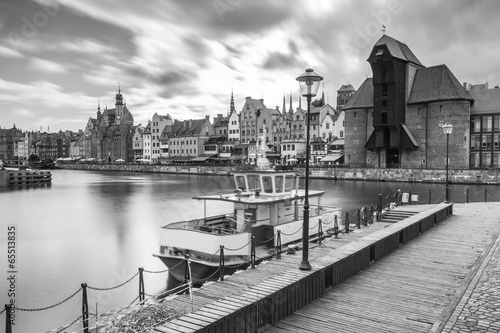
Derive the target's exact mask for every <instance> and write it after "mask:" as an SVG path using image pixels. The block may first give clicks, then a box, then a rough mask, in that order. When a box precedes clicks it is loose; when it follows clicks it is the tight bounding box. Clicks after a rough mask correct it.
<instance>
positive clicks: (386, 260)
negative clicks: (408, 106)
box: [155, 203, 500, 333]
mask: <svg viewBox="0 0 500 333" xmlns="http://www.w3.org/2000/svg"><path fill="white" fill-rule="evenodd" d="M439 206H441V205H428V206H427V205H422V206H412V207H408V206H406V207H403V209H410V208H411V209H412V210H414V211H415V210H418V211H422V210H424V211H425V208H428V209H434V210H436V209H437V208H436V207H439ZM416 207H418V209H416ZM415 216H423V213H420V214H418V213H417V214H416V215H415ZM415 219H416V218H414V217H410V218H408V219H406V220H403V221H401V222H398V223H396V224H392V225H391V226H388V225H386V224H385V223H380V224H379V225H377V223H375V224H374V225H373V227H375V228H374V229H378V230H377V231H375V230H374V229H372V231H375V232H372V233H368V234H366V233H365V235H364V236H363V237H361V238H358V237H355V239H354V238H353V239H350V240H348V238H349V237H351V235H345V236H346V238H344V240H340V241H339V240H335V239H332V240H331V241H330V242H328V243H327V244H326V246H325V247H317V248H315V249H313V250H312V251H311V263H312V265H313V271H315V270H317V272H320V271H321V270H322V269H324V268H321V267H320V266H322V264H323V263H324V262H326V261H328V260H338V258H340V256H341V255H343V254H347V253H348V250H349V249H353V248H355V247H356V246H358V245H360V244H362V243H363V242H364V243H365V244H368V243H369V242H370V241H372V240H373V239H374V238H375V235H377V234H379V235H381V233H385V235H387V236H388V235H390V234H391V231H390V229H391V228H392V229H393V230H394V228H398V226H397V225H398V224H400V225H401V226H402V227H401V229H399V230H400V231H396V233H394V232H393V234H395V235H398V234H399V245H398V246H396V247H395V249H394V251H393V252H392V253H388V254H386V255H385V256H382V257H380V258H378V255H376V254H375V253H374V257H376V260H373V261H371V260H370V264H369V265H368V266H367V267H366V268H365V269H362V270H361V269H360V271H361V272H360V273H359V274H357V275H354V276H351V277H349V278H347V279H345V280H344V282H343V283H331V284H330V288H327V289H326V290H324V292H323V293H322V294H321V291H320V290H318V288H315V287H311V288H310V289H309V290H308V291H307V292H306V293H303V292H300V293H299V294H297V293H296V292H295V291H297V290H299V289H300V288H301V286H302V285H307V284H308V283H311V281H310V280H309V281H308V280H307V278H308V277H307V274H308V273H305V272H301V271H299V270H298V269H293V268H292V267H291V266H293V264H292V265H290V264H291V262H293V258H291V257H290V256H288V257H287V256H285V257H284V259H282V260H281V261H280V260H274V261H273V262H271V263H269V264H267V265H269V266H268V268H266V271H270V270H274V272H275V273H274V274H275V277H269V276H266V277H265V278H264V279H260V280H259V279H258V278H257V277H258V276H259V275H262V274H263V273H262V271H261V270H260V269H256V270H255V271H250V272H243V273H241V274H238V275H237V276H234V277H230V278H228V279H227V280H226V281H224V282H222V283H221V282H218V283H214V284H211V285H209V286H207V287H203V288H201V289H200V290H199V291H198V292H196V293H195V294H194V296H195V298H194V299H195V312H194V313H193V315H187V316H186V317H185V320H186V321H182V318H180V320H176V321H174V322H172V323H171V324H166V325H162V326H159V327H157V328H156V329H155V331H157V332H211V331H213V332H216V331H217V327H215V326H214V325H213V323H214V322H216V321H217V320H219V319H218V318H222V317H227V316H231V313H233V315H234V314H236V313H238V312H241V311H245V307H247V308H250V304H251V303H252V302H254V303H255V302H256V303H257V304H258V303H259V302H262V304H264V303H266V302H267V307H268V308H267V309H264V308H265V307H263V306H261V307H257V309H258V310H259V309H260V310H259V311H260V312H259V311H257V313H256V314H255V316H254V317H252V315H253V312H251V311H250V310H247V312H246V313H247V316H249V317H248V319H253V320H254V321H255V324H254V325H249V323H251V322H252V321H251V320H247V321H245V322H244V323H243V321H239V322H238V321H237V320H236V319H235V320H234V321H233V322H231V321H229V322H228V324H227V325H228V326H226V328H227V331H235V332H236V331H238V332H244V331H248V332H255V331H257V330H258V331H261V332H280V333H281V332H454V333H455V332H474V331H477V332H498V331H499V330H500V311H499V310H498V307H497V305H498V304H499V301H500V286H499V285H498V281H499V270H500V268H499V267H500V246H499V234H500V205H499V204H498V203H475V204H455V205H454V207H453V215H452V216H449V217H448V218H445V219H443V220H441V221H439V222H438V223H437V224H436V225H434V226H433V227H430V225H429V224H428V223H427V222H425V221H426V218H425V217H423V218H422V219H421V221H422V222H423V223H424V224H425V225H427V226H428V227H430V229H429V230H426V229H427V227H425V228H424V229H423V230H422V231H423V232H422V233H421V234H420V235H419V236H417V237H416V238H414V239H412V240H408V241H406V240H405V237H407V236H408V234H405V232H406V231H411V228H412V226H416V225H418V226H419V227H418V228H419V229H420V228H421V227H422V225H420V224H418V222H417V224H415V223H414V224H413V225H412V224H411V223H412V222H411V221H410V220H415ZM371 227H372V226H369V227H368V228H367V229H365V230H366V231H368V229H369V228H371ZM380 227H382V228H381V229H380ZM385 227H387V228H385ZM403 227H404V228H407V227H409V228H410V229H403ZM384 229H385V230H384ZM363 230H364V229H361V231H363ZM366 231H365V232H366ZM418 233H419V232H418V231H417V234H418ZM405 235H406V236H405ZM352 236H354V235H352ZM359 236H361V234H359ZM389 237H390V236H388V238H386V240H389ZM379 239H381V238H380V237H379ZM336 242H337V243H336ZM389 243H390V242H389ZM389 243H387V244H389ZM372 248H373V247H371V246H370V250H371V249H372ZM373 249H374V252H375V251H378V250H379V249H380V247H378V248H373ZM318 255H319V256H318ZM356 255H357V253H356ZM297 256H300V252H299V253H298V254H297ZM349 256H350V255H349ZM370 256H371V254H370ZM295 259H297V258H295ZM295 261H296V262H295V264H296V263H298V259H297V260H295ZM276 265H277V266H276ZM343 267H344V268H347V269H351V267H349V266H345V265H344V266H343ZM259 272H261V273H259ZM247 273H248V274H250V275H252V278H250V279H249V278H248V276H245V275H246V274H247ZM327 273H328V272H327ZM309 274H313V275H310V276H314V274H315V272H312V273H309ZM333 274H335V269H334V270H333ZM316 275H317V274H316ZM297 277H298V278H299V279H302V280H301V281H303V283H302V284H301V283H297ZM304 279H305V280H304ZM264 280H265V281H264ZM245 281H246V282H245ZM287 284H292V285H294V284H295V286H296V287H294V288H293V289H292V290H291V291H290V290H288V291H285V292H284V293H283V292H282V288H283V286H284V285H287ZM321 284H323V285H325V286H327V285H329V283H328V281H326V280H323V281H320V285H321ZM312 286H314V281H312ZM309 294H310V295H313V294H315V295H316V297H311V298H312V299H311V300H307V297H308V295H309ZM290 297H291V298H290ZM304 297H305V298H306V299H304ZM182 298H183V297H181V298H180V299H178V300H177V301H181V299H182ZM231 298H232V299H233V301H231V300H230V299H231ZM285 298H287V302H285V301H283V300H284V299H285ZM202 299H204V300H203V301H202ZM210 299H211V302H212V303H211V304H210V302H207V300H210ZM197 300H198V301H197ZM259 300H260V301H259ZM280 300H281V302H280ZM172 301H173V302H174V303H175V302H176V300H172ZM200 301H201V302H200ZM290 301H291V302H292V303H298V307H297V308H298V309H297V310H294V311H290V309H291V307H290V306H289V304H288V303H289V302H290ZM269 307H271V308H272V309H269ZM242 309H243V310H242ZM265 310H267V312H266V311H265ZM270 310H272V311H270ZM269 312H271V313H269ZM196 313H198V314H196ZM199 314H206V315H207V316H211V317H209V319H210V320H208V319H207V317H205V318H204V317H203V316H201V315H199ZM265 316H267V317H266V318H264V317H265ZM269 316H270V317H271V318H269ZM234 317H235V318H236V316H234ZM276 318H278V319H277V320H275V319H276ZM266 319H267V320H268V323H267V324H265V325H259V324H260V323H259V321H261V322H262V321H264V320H266ZM210 322H212V323H210ZM231 323H232V324H231ZM237 325H240V326H239V327H238V329H236V330H234V329H231V326H233V327H236V326H237Z"/></svg>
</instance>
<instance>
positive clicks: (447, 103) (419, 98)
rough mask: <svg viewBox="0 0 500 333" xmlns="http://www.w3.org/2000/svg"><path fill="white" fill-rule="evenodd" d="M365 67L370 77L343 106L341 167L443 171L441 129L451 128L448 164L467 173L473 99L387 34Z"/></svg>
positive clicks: (441, 69)
mask: <svg viewBox="0 0 500 333" xmlns="http://www.w3.org/2000/svg"><path fill="white" fill-rule="evenodd" d="M368 62H369V63H370V65H371V67H372V72H373V78H368V79H366V80H365V82H364V83H363V84H362V85H361V87H360V88H359V89H358V91H357V92H356V93H355V94H354V95H353V96H352V97H351V100H350V101H349V102H348V103H347V104H346V105H345V106H344V111H345V131H346V133H347V134H346V138H345V156H346V160H345V162H346V164H347V165H349V166H368V167H398V168H436V169H439V168H444V167H445V163H446V135H445V134H444V133H443V130H442V125H443V124H445V123H450V124H452V125H453V126H454V128H453V133H452V135H450V143H449V151H450V161H452V163H453V168H455V169H467V168H468V167H469V154H468V152H469V119H470V107H471V104H472V102H473V98H472V97H471V95H470V94H469V93H468V92H467V90H466V89H465V88H464V87H463V86H462V85H461V84H460V83H459V81H458V80H457V79H456V78H455V76H454V75H453V74H452V73H451V71H450V70H449V69H448V67H446V65H439V66H434V67H425V66H424V65H422V63H420V61H419V60H418V59H417V57H416V56H415V55H414V54H413V52H412V51H411V50H410V49H409V48H408V46H407V45H406V44H403V43H401V42H399V41H397V40H395V39H394V38H391V37H389V36H387V35H384V36H382V37H381V38H380V39H379V41H377V43H375V45H374V47H373V49H372V51H371V53H370V56H369V57H368Z"/></svg>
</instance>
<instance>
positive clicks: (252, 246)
mask: <svg viewBox="0 0 500 333" xmlns="http://www.w3.org/2000/svg"><path fill="white" fill-rule="evenodd" d="M250 251H251V252H250V262H251V263H252V268H255V236H252V244H251V250H250Z"/></svg>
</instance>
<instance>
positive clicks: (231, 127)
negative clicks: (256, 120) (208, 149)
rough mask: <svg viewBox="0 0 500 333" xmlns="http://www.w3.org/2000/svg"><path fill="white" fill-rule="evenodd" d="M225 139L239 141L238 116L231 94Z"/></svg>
mask: <svg viewBox="0 0 500 333" xmlns="http://www.w3.org/2000/svg"><path fill="white" fill-rule="evenodd" d="M227 133H228V136H227V139H228V140H229V141H240V140H241V137H240V115H239V114H238V112H237V111H236V109H235V107H234V98H233V93H232V92H231V102H230V105H229V115H228V119H227Z"/></svg>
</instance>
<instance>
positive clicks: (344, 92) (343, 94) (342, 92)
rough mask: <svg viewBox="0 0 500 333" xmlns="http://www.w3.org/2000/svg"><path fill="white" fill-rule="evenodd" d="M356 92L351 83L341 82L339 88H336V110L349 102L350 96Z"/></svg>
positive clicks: (339, 109)
mask: <svg viewBox="0 0 500 333" xmlns="http://www.w3.org/2000/svg"><path fill="white" fill-rule="evenodd" d="M355 92H356V89H354V87H353V86H352V85H351V84H343V85H342V86H341V87H340V89H339V90H337V110H338V111H342V109H343V107H344V105H346V104H347V102H349V100H350V99H351V97H352V96H353V95H354V93H355Z"/></svg>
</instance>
